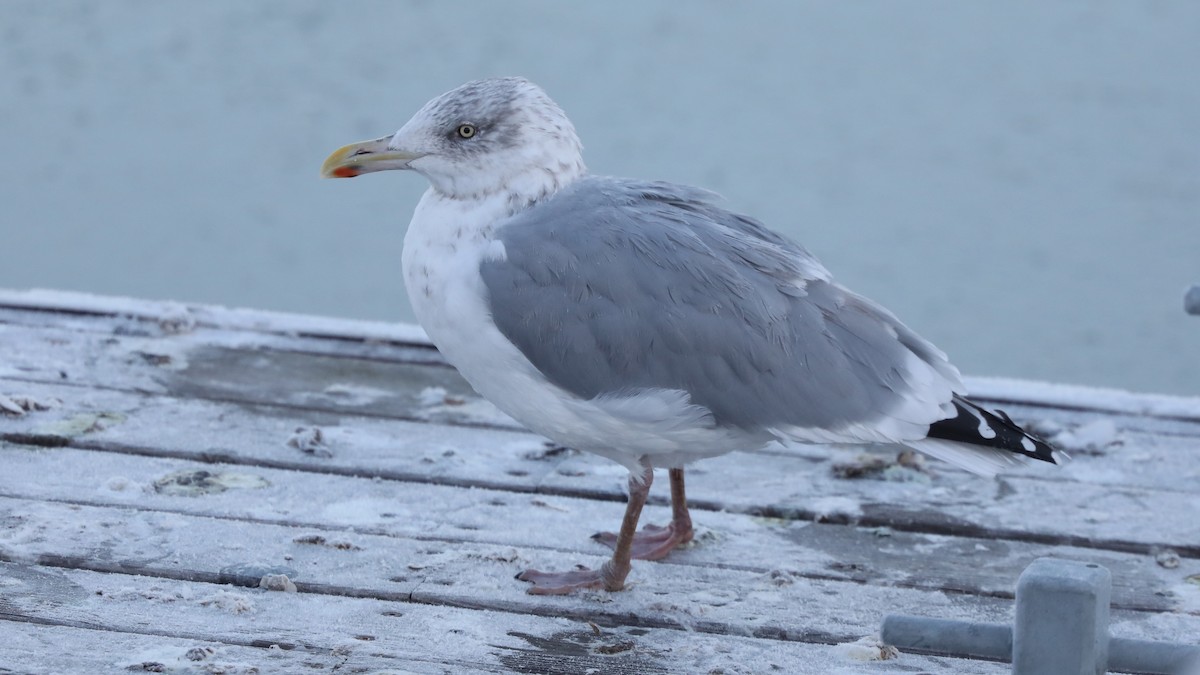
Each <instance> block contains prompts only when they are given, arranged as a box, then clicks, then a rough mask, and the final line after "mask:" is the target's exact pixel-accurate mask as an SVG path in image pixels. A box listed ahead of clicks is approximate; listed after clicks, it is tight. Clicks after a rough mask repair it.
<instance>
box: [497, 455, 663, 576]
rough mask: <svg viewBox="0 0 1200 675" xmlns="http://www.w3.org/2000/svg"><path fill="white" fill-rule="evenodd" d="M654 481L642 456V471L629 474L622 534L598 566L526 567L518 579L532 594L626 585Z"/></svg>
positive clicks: (651, 471)
mask: <svg viewBox="0 0 1200 675" xmlns="http://www.w3.org/2000/svg"><path fill="white" fill-rule="evenodd" d="M653 481H654V467H652V466H650V462H648V461H646V460H642V475H641V476H638V475H636V474H630V476H629V503H628V504H627V505H626V506H625V517H624V518H623V519H622V520H621V534H620V535H619V536H618V537H617V538H616V545H615V546H614V549H613V556H612V559H610V560H609V561H608V562H606V563H604V564H603V565H601V566H600V569H599V570H591V569H587V568H580V569H577V570H575V571H572V572H539V571H538V570H525V571H524V572H521V573H520V574H518V575H517V578H518V579H520V580H521V581H529V582H532V583H533V587H532V588H530V589H529V592H530V593H532V594H534V595H562V594H565V593H570V592H571V591H574V590H577V589H581V588H603V589H604V590H606V591H619V590H621V589H622V588H625V577H626V576H628V575H629V570H630V569H631V567H632V565H630V562H629V561H630V557H631V553H632V547H633V539H634V534H635V533H636V532H637V524H638V518H640V517H641V516H642V507H643V506H645V505H646V497H647V496H649V494H650V483H651V482H653Z"/></svg>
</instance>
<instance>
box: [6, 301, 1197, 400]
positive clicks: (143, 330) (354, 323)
mask: <svg viewBox="0 0 1200 675" xmlns="http://www.w3.org/2000/svg"><path fill="white" fill-rule="evenodd" d="M181 318H182V321H183V323H184V325H185V327H186V329H187V330H192V329H196V328H198V329H200V330H203V329H205V328H217V329H222V330H234V331H240V332H243V333H247V332H248V333H260V334H275V335H280V336H285V337H302V338H305V339H304V340H303V341H301V342H303V343H307V344H308V345H312V346H316V347H317V348H318V349H320V348H321V347H320V345H322V344H324V343H326V342H328V341H330V340H332V341H333V342H340V343H344V344H346V345H348V346H350V349H351V350H354V349H365V350H368V351H370V350H372V349H373V347H374V346H377V345H384V346H406V347H415V346H424V347H429V346H430V344H429V341H428V338H427V337H426V336H425V333H424V331H423V330H422V329H421V327H420V326H415V325H411V324H401V323H395V322H388V323H383V322H375V321H360V320H353V319H340V318H338V319H334V318H326V317H314V316H307V315H298V314H288V313H281V312H270V311H262V310H251V309H229V308H225V307H220V306H210V305H196V304H188V305H183V304H181V303H177V302H171V301H155V300H142V299H133V298H121V297H111V296H97V295H92V294H87V293H75V292H64V291H47V290H40V289H38V290H25V291H18V290H10V289H0V323H20V324H24V325H37V326H57V327H65V326H66V325H67V322H70V325H71V326H72V327H73V328H74V329H76V330H93V331H94V330H100V331H103V332H114V331H116V332H127V331H130V330H132V331H133V334H141V335H148V334H155V333H157V334H160V335H161V334H164V333H178V332H179V323H180V321H181ZM114 321H116V322H120V324H119V325H118V326H115V327H114V326H112V322H114ZM135 323H138V324H141V327H139V328H133V326H134V324H135ZM164 328H166V329H168V330H163V329H164ZM314 338H316V339H315V340H314ZM321 338H326V339H327V340H322V339H321ZM307 348H310V347H309V346H306V347H302V348H301V349H307ZM405 353H408V354H410V355H411V354H413V353H414V352H413V351H412V350H406V352H405ZM966 381H967V385H968V389H969V390H970V391H971V393H972V395H973V396H975V397H976V398H978V399H979V400H981V401H991V402H994V403H999V404H1004V405H1026V404H1033V405H1035V406H1037V407H1041V408H1057V409H1061V410H1072V411H1091V412H1099V413H1107V414H1109V415H1116V416H1120V417H1129V418H1161V419H1167V420H1178V421H1190V422H1200V398H1197V397H1180V396H1170V395H1160V394H1151V393H1136V392H1127V391H1121V390H1114V389H1102V388H1095V387H1083V386H1077V385H1070V384H1058V383H1046V382H1031V381H1025V380H1014V379H1010V378H998V377H967V378H966Z"/></svg>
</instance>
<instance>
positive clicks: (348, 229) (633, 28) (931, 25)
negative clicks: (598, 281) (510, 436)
mask: <svg viewBox="0 0 1200 675" xmlns="http://www.w3.org/2000/svg"><path fill="white" fill-rule="evenodd" d="M1197 72H1200V3H1197V2H1193V1H1191V0H1178V1H1175V2H1168V1H1165V0H1164V1H1158V2H1135V1H1126V2H1117V1H1112V2H1103V1H1096V0H1056V1H1055V2H1042V1H1040V0H1036V1H1035V0H1029V1H1025V2H1005V3H964V2H957V1H953V0H945V1H939V2H932V1H930V2H905V3H899V2H859V3H840V2H836V3H835V2H791V1H782V0H781V1H777V2H756V3H738V4H734V3H728V2H705V3H701V2H689V3H677V2H673V1H668V0H651V1H646V0H638V1H632V0H625V1H616V2H603V3H587V4H584V3H552V2H548V1H546V2H532V1H524V2H505V3H496V2H484V1H473V0H459V1H458V2H454V3H446V2H419V1H411V2H390V1H388V2H384V1H382V0H376V1H361V2H353V3H349V2H345V3H341V2H339V3H334V2H326V1H321V0H275V1H271V2H265V1H259V2H240V1H236V2H235V1H233V0H208V1H206V2H184V1H180V0H105V1H104V2H82V1H81V2H67V1H65V0H4V1H3V2H0V139H2V142H3V152H4V161H2V162H0V205H2V210H0V214H2V216H0V286H2V287H8V288H30V287H48V288H60V289H71V290H81V291H91V292H96V293H107V294H122V295H131V296H137V297H147V298H170V299H177V300H181V301H190V302H207V303H219V304H225V305H232V306H249V307H257V308H267V309H276V310H284V311H295V312H308V313H319V314H329V315H338V316H346V317H356V318H368V319H379V320H387V321H406V320H411V313H410V311H409V308H408V306H407V304H406V299H405V295H404V292H403V288H402V286H401V276H400V269H399V260H400V249H401V241H402V239H403V236H404V229H405V227H406V225H407V223H408V219H409V216H410V214H411V210H412V207H413V205H414V204H415V203H416V201H417V199H418V198H419V196H420V193H421V192H422V191H423V190H424V189H425V183H424V181H423V180H422V179H420V177H419V176H416V175H401V174H394V173H391V174H380V175H372V176H367V177H364V178H360V179H358V180H353V181H321V180H319V179H318V178H317V170H318V167H319V166H320V164H321V161H322V160H323V159H324V157H325V155H326V154H327V153H328V152H329V151H330V150H332V149H333V148H335V147H337V146H340V145H342V144H344V143H347V142H350V141H354V140H360V139H363V138H370V137H377V136H382V135H384V134H388V133H391V132H393V131H395V129H397V128H398V127H399V126H400V125H401V124H402V123H403V122H404V121H405V120H407V118H408V117H409V115H410V114H411V113H412V112H413V111H415V110H416V108H417V107H419V106H420V105H421V104H423V103H424V102H425V101H426V100H428V99H429V98H431V97H432V96H434V95H436V94H439V93H441V92H442V91H444V90H446V89H449V88H452V87H454V86H456V85H458V84H460V83H461V82H464V81H466V80H470V79H476V78H479V77H486V76H491V75H509V74H519V75H524V76H526V77H529V78H530V79H532V80H534V81H535V82H538V83H539V84H541V85H542V86H543V87H544V88H546V90H547V91H549V92H550V94H551V96H553V97H554V98H555V99H556V100H557V101H558V102H559V103H560V104H561V105H562V106H563V108H564V109H566V111H567V112H568V114H570V116H571V117H572V119H573V120H574V122H575V124H576V126H577V128H578V130H579V132H580V135H581V136H582V138H583V140H584V144H585V146H586V155H585V156H586V159H587V161H588V164H589V166H590V167H591V169H592V170H593V171H594V172H596V173H603V174H617V175H628V176H636V177H643V178H658V179H669V180H675V181H680V182H684V183H691V184H697V185H701V186H704V187H708V188H710V189H713V190H716V191H718V192H720V193H722V194H724V195H725V196H726V197H727V198H728V200H729V203H730V205H731V206H732V207H734V208H736V209H738V210H741V211H744V212H747V213H750V214H752V215H755V216H756V217H758V218H760V219H762V220H764V221H765V222H766V223H767V224H768V225H770V226H772V227H774V228H776V229H780V230H783V231H785V232H787V233H788V234H789V235H791V236H793V237H794V238H796V239H798V240H800V241H801V242H803V243H804V244H805V245H806V246H808V247H809V249H810V250H812V251H813V252H814V253H816V254H817V255H818V257H820V258H821V259H822V261H823V262H824V263H825V264H826V266H827V267H829V268H830V269H831V270H832V271H833V273H834V275H835V277H836V278H837V279H839V280H840V281H842V282H843V283H846V284H847V285H849V286H850V287H851V288H854V289H855V290H858V291H860V292H862V293H864V294H866V295H868V296H870V297H872V298H875V299H876V300H879V301H881V302H883V303H884V304H885V305H887V306H888V307H890V308H891V309H892V310H894V311H895V312H896V313H897V314H898V315H899V316H900V317H901V318H902V319H904V320H905V321H906V322H907V323H908V324H909V325H910V326H912V327H913V328H915V329H916V330H917V331H918V332H920V333H922V334H923V335H925V336H926V337H928V338H929V339H931V340H933V341H934V342H935V343H936V344H938V345H939V346H941V347H942V348H943V349H945V350H946V351H947V352H948V353H949V354H950V355H951V357H952V359H953V360H954V361H955V362H956V363H957V364H958V365H959V367H960V368H961V369H962V370H963V371H964V372H966V373H969V374H974V375H1003V376H1011V377H1023V378H1033V379H1044V380H1054V381H1061V382H1071V383H1083V384H1094V385H1104V386H1115V387H1124V388H1129V389H1134V390H1144V391H1161V392H1177V393H1189V394H1197V393H1200V320H1197V319H1196V318H1195V317H1188V316H1186V315H1185V314H1184V312H1183V311H1182V295H1183V291H1184V289H1185V288H1186V287H1187V286H1188V285H1189V284H1191V283H1195V282H1200V209H1198V207H1200V77H1198V76H1197Z"/></svg>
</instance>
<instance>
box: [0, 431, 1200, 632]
mask: <svg viewBox="0 0 1200 675" xmlns="http://www.w3.org/2000/svg"><path fill="white" fill-rule="evenodd" d="M0 453H2V456H3V458H4V463H5V466H6V467H7V468H8V469H9V470H8V471H6V472H5V475H4V476H3V477H0V493H2V494H5V495H8V496H11V497H13V498H15V499H17V500H19V501H20V502H21V503H22V504H24V503H26V502H28V503H29V504H40V503H41V502H53V501H57V502H64V503H65V504H66V506H64V505H62V504H58V505H54V504H48V505H46V506H45V507H44V508H51V507H52V506H53V507H54V508H79V509H84V508H87V507H90V506H93V505H94V506H110V505H111V506H118V507H124V508H128V509H134V510H137V511H150V512H155V513H159V514H178V515H189V516H191V515H195V516H208V517H214V518H220V519H224V520H232V521H235V522H236V523H238V524H239V526H241V527H245V528H253V527H258V526H263V525H265V524H274V525H285V526H289V527H300V528H311V529H314V530H316V531H317V532H318V533H323V532H324V533H334V534H338V535H340V534H341V533H345V532H347V531H351V532H356V533H358V534H361V535H367V534H370V535H376V536H385V537H393V538H399V539H404V540H413V541H417V542H433V543H436V544H437V545H438V546H440V547H441V550H454V551H470V550H474V548H476V547H477V546H479V545H487V546H496V547H503V548H504V549H505V551H506V552H505V553H503V554H502V556H503V557H505V558H510V559H517V558H520V559H522V560H524V561H525V564H527V565H540V566H547V565H551V563H552V562H553V561H557V562H558V564H559V565H560V566H562V567H568V568H569V567H570V566H571V565H574V564H576V563H577V562H581V561H584V562H586V561H590V562H591V563H592V564H596V563H597V562H599V561H601V560H602V556H604V555H605V553H606V552H605V549H603V548H602V547H601V546H599V545H597V544H595V543H594V542H592V541H590V540H589V539H588V538H587V534H589V533H590V532H591V529H590V528H587V526H586V524H591V523H608V524H613V525H615V524H616V523H617V522H618V520H619V518H620V515H621V511H622V508H623V507H622V505H621V504H619V503H615V502H596V501H592V500H586V499H579V498H572V497H557V496H548V495H530V494H514V493H509V492H504V491H498V490H484V489H474V490H462V489H457V488H453V487H447V486H437V485H426V484H412V483H403V482H393V481H387V480H371V479H362V478H354V477H344V476H331V475H320V474H311V473H304V472H294V471H280V470H272V469H263V468H250V467H245V466H225V465H219V464H218V465H213V464H207V465H196V464H194V463H191V462H187V461H182V460H174V459H166V458H149V457H136V456H127V455H102V454H101V453H88V452H82V451H78V450H71V449H52V450H38V449H29V448H19V447H16V446H5V445H3V444H0ZM101 467H102V468H101ZM196 470H202V471H205V472H208V474H210V475H212V476H221V475H223V474H229V476H228V477H226V478H214V479H213V480H212V482H215V484H216V485H217V486H218V487H219V486H220V485H224V484H233V485H238V484H242V485H249V486H255V487H253V488H251V489H228V490H225V491H222V492H215V493H210V492H205V491H204V490H200V489H185V488H183V487H178V488H177V487H176V486H175V485H174V484H171V485H168V486H162V485H161V483H160V481H162V480H163V479H164V477H169V476H179V475H184V476H188V475H194V474H191V473H189V472H194V471H196ZM193 482H199V481H193ZM156 483H157V484H159V485H160V488H159V489H156V488H155V486H156ZM191 495H196V496H191ZM314 495H320V499H319V500H314V498H313V497H314ZM430 505H436V506H433V507H431V506H430ZM27 508H29V509H32V508H33V507H32V506H29V507H27ZM667 514H668V511H667V509H665V508H664V507H659V506H651V507H648V509H647V513H646V518H647V519H648V520H651V521H653V520H661V519H664V518H665V517H666V516H667ZM694 515H695V519H696V522H697V527H698V528H699V536H698V538H697V542H696V543H695V544H694V545H693V546H690V547H688V548H687V549H684V550H681V551H678V552H676V553H675V554H673V555H672V557H671V558H670V563H671V569H672V570H676V571H678V570H677V568H684V569H685V570H686V575H684V576H687V577H689V578H690V577H696V576H701V577H703V576H704V575H706V574H710V573H715V572H712V570H722V571H724V572H728V573H730V574H735V573H736V574H740V575H743V576H742V577H739V578H750V579H755V580H757V579H762V578H764V577H771V576H772V575H775V576H780V575H782V577H784V578H785V580H786V579H791V578H795V579H811V580H814V581H818V582H822V583H823V582H826V581H831V582H843V581H844V582H854V584H853V585H855V586H859V585H861V584H870V585H878V586H885V587H891V586H894V587H898V588H910V589H915V590H924V591H934V592H935V593H936V595H937V596H938V597H941V591H942V590H943V589H949V590H951V591H953V592H954V593H955V594H956V595H964V596H966V595H979V596H982V597H986V598H992V597H995V598H1011V597H1012V596H1011V591H1012V588H1013V584H1014V583H1015V579H1016V577H1017V575H1019V573H1020V571H1021V569H1023V567H1024V566H1025V565H1026V564H1028V562H1030V561H1032V559H1034V558H1036V557H1039V556H1042V555H1056V556H1059V557H1064V558H1070V559H1079V560H1085V561H1091V562H1097V563H1100V564H1104V565H1106V566H1109V567H1110V568H1111V569H1113V571H1114V572H1115V573H1116V574H1117V576H1118V585H1117V588H1116V592H1115V593H1114V597H1115V598H1116V600H1117V603H1118V606H1120V607H1129V608H1138V609H1147V610H1171V611H1193V612H1200V587H1197V586H1195V585H1194V584H1189V583H1187V582H1186V577H1187V576H1188V575H1191V574H1194V573H1196V572H1197V571H1200V569H1197V567H1198V566H1197V564H1196V562H1195V561H1191V560H1184V561H1183V562H1182V563H1181V565H1180V566H1179V567H1177V568H1174V569H1165V568H1162V567H1160V566H1158V565H1156V564H1155V562H1154V560H1153V558H1152V557H1151V556H1133V555H1128V554H1116V553H1111V552H1097V551H1089V550H1086V549H1070V548H1061V547H1058V548H1056V547H1039V546H1033V545H1026V546H1020V545H1015V544H1012V543H1010V542H998V541H987V542H981V541H979V540H964V539H960V538H954V537H935V536H932V535H908V534H904V533H890V535H888V536H882V537H881V536H879V535H880V532H879V531H878V530H871V529H867V528H850V527H844V526H833V525H815V524H803V523H791V524H789V523H785V522H780V521H776V520H772V519H762V518H754V517H750V516H746V515H737V514H728V513H717V512H698V513H696V514H694ZM164 517H165V516H164ZM17 521H18V524H19V523H20V522H23V521H21V519H20V518H18V519H17ZM585 523H586V524H585ZM43 529H44V530H50V529H52V528H50V527H49V526H48V525H47V526H46V527H45V528H43ZM35 530H36V528H35ZM196 531H197V530H195V529H191V530H189V532H193V533H194V532H196ZM13 532H15V530H13ZM11 536H16V535H15V534H13V535H11ZM30 536H36V531H35V534H34V535H30ZM79 536H81V535H79ZM281 536H282V535H281ZM323 536H325V537H326V538H327V539H328V538H331V535H330V534H324V535H323ZM283 538H284V539H287V537H283ZM210 539H212V538H206V541H207V540H210ZM132 540H134V541H140V538H139V537H133V538H132ZM289 541H290V539H289ZM430 545H433V544H430ZM9 548H10V549H12V548H13V547H12V546H9ZM435 548H436V547H435ZM9 555H11V556H16V559H21V558H20V552H19V551H15V552H10V554H9ZM63 555H66V554H65V553H63ZM72 555H78V556H82V555H84V554H82V553H76V554H72ZM279 555H281V556H282V555H287V553H280V554H279ZM480 555H481V556H484V559H486V555H498V554H494V553H488V554H486V555H485V554H480ZM105 556H106V558H111V555H110V554H107V553H106V554H105ZM392 557H393V558H395V559H400V558H401V557H402V556H400V555H399V554H394V555H392ZM689 568H690V569H689ZM520 569H521V567H520V565H519V564H518V563H513V564H512V569H511V570H509V571H508V573H509V574H510V575H511V574H515V573H516V572H517V571H519V570H520ZM658 569H659V566H658V565H655V564H653V563H638V564H637V565H635V569H634V576H633V578H634V579H639V577H641V576H642V575H643V574H648V573H650V572H655V571H656V570H658ZM463 573H464V574H466V573H467V572H466V571H464V572H463ZM679 573H680V574H683V572H679ZM661 574H663V575H666V576H668V577H670V576H671V574H675V572H672V573H671V574H667V573H665V572H662V573H661ZM675 581H677V580H675ZM496 583H500V584H502V585H503V586H505V587H506V588H508V589H509V590H510V591H512V592H516V593H522V592H523V591H524V589H525V586H524V585H523V584H519V583H517V582H514V581H512V580H510V579H507V578H505V579H503V580H501V581H497V582H496ZM654 583H655V584H657V583H658V582H654ZM869 604H871V603H869ZM897 611H899V610H897Z"/></svg>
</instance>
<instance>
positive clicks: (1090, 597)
mask: <svg viewBox="0 0 1200 675" xmlns="http://www.w3.org/2000/svg"><path fill="white" fill-rule="evenodd" d="M1110 594H1111V575H1110V574H1109V572H1108V570H1106V569H1104V568H1103V567H1100V566H1099V565H1091V564H1087V563H1081V562H1071V561H1067V560H1055V559H1053V558H1040V559H1038V560H1036V561H1034V563H1033V564H1032V565H1030V566H1029V567H1027V568H1026V569H1025V572H1024V573H1023V574H1021V578H1020V580H1019V581H1018V582H1017V603H1016V604H1017V617H1016V619H1017V620H1016V627H1015V629H1014V628H1013V627H1011V626H1006V625H1003V624H993V623H973V622H966V621H947V620H945V619H930V618H926V617H920V616H904V615H902V614H892V615H889V616H887V617H886V618H884V620H883V630H882V631H881V636H882V637H883V641H884V642H885V643H886V644H889V645H894V646H896V647H899V648H900V649H902V650H904V651H914V652H921V653H927V654H946V655H949V656H967V657H971V656H974V657H977V658H980V657H981V658H987V659H996V660H1001V661H1012V664H1013V670H1012V672H1013V673H1014V675H1092V674H1093V673H1103V672H1105V670H1106V669H1108V670H1113V671H1117V672H1122V673H1165V674H1167V675H1184V674H1185V673H1186V674H1188V675H1200V647H1198V646H1191V645H1180V644H1170V643H1166V642H1151V641H1147V640H1131V639H1128V638H1112V639H1109V636H1108V602H1109V596H1110Z"/></svg>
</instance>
